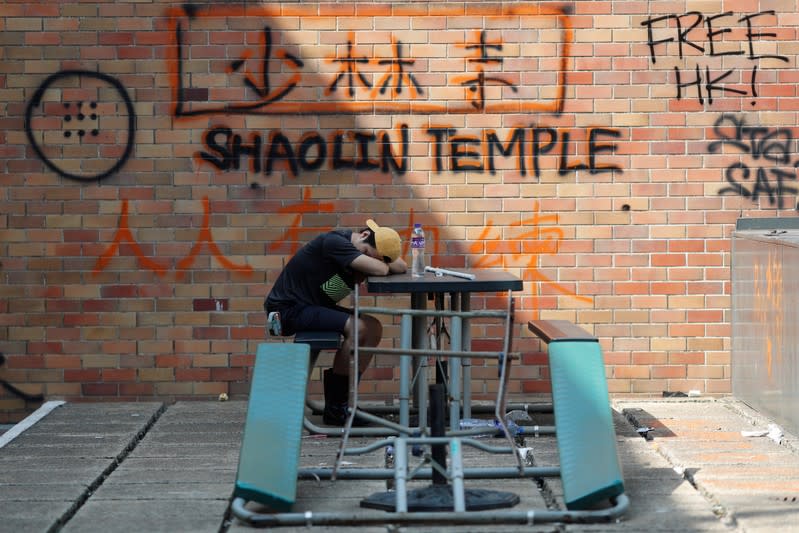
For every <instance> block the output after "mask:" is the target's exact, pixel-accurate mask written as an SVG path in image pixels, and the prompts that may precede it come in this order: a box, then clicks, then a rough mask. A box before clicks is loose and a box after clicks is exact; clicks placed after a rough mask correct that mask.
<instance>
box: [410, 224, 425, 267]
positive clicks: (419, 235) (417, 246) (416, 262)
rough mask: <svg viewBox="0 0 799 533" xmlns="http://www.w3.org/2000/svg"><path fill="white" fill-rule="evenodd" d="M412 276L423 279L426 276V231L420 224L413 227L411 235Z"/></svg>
mask: <svg viewBox="0 0 799 533" xmlns="http://www.w3.org/2000/svg"><path fill="white" fill-rule="evenodd" d="M411 258H412V262H411V276H412V277H414V278H421V277H423V276H424V230H423V229H422V225H421V224H419V223H418V222H417V223H416V224H414V225H413V233H411Z"/></svg>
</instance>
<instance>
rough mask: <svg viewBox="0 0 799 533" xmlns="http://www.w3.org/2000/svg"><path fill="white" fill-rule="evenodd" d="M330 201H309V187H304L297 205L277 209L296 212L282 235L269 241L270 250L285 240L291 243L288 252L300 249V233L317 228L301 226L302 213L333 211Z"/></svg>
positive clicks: (291, 252) (293, 252)
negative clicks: (300, 201) (273, 240)
mask: <svg viewBox="0 0 799 533" xmlns="http://www.w3.org/2000/svg"><path fill="white" fill-rule="evenodd" d="M334 207H335V206H334V205H333V203H332V202H313V201H311V189H309V188H305V190H303V193H302V203H300V204H297V205H287V206H285V207H281V208H280V209H278V210H277V212H278V213H297V216H295V217H294V220H293V221H292V223H291V225H290V226H289V227H288V228H287V229H286V231H285V232H284V233H283V236H282V237H281V238H280V239H279V240H277V241H275V242H273V243H271V244H270V245H269V247H268V250H269V251H270V252H275V251H277V250H278V249H279V248H280V247H281V246H282V245H283V244H285V243H286V242H290V243H291V248H290V249H289V252H290V254H291V255H294V254H295V253H296V252H297V250H299V249H300V233H302V232H306V233H307V232H310V231H318V230H319V228H302V227H300V225H301V222H302V215H303V214H304V213H314V214H316V213H332V212H333V211H334Z"/></svg>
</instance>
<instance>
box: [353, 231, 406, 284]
mask: <svg viewBox="0 0 799 533" xmlns="http://www.w3.org/2000/svg"><path fill="white" fill-rule="evenodd" d="M353 240H355V241H356V242H355V247H356V248H358V250H359V251H360V252H361V253H363V254H364V255H366V256H369V257H371V258H373V259H377V260H378V261H381V262H383V263H385V264H386V265H388V271H387V272H386V273H388V274H401V273H403V272H405V270H407V265H406V264H405V261H404V260H403V259H402V257H401V254H402V239H401V238H400V236H399V233H397V232H396V231H395V230H393V229H391V228H387V227H385V226H381V225H379V224H378V223H377V222H375V221H374V220H372V219H371V218H370V219H369V220H367V221H366V227H365V228H363V229H362V230H361V231H360V232H359V234H358V236H357V237H356V238H355V239H353Z"/></svg>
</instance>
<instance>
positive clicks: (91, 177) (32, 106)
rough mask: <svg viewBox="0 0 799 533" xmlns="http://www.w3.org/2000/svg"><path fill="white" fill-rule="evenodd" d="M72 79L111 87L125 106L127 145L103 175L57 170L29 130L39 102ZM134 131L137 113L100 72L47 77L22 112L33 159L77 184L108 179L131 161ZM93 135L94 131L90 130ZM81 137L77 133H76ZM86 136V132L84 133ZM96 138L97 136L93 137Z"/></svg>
mask: <svg viewBox="0 0 799 533" xmlns="http://www.w3.org/2000/svg"><path fill="white" fill-rule="evenodd" d="M71 76H75V77H78V78H81V77H85V78H94V79H97V80H100V81H102V82H105V83H107V84H108V85H110V86H111V87H113V88H114V89H115V90H116V91H117V92H118V93H119V95H120V97H121V98H122V102H123V103H124V104H125V108H126V110H127V113H128V128H127V133H128V139H127V143H126V144H125V149H124V151H123V153H122V155H121V156H120V157H119V158H118V159H117V161H116V163H114V165H113V166H112V167H111V168H109V169H107V170H104V171H103V172H100V173H97V174H74V173H72V172H69V171H67V170H65V169H63V168H61V167H59V166H58V165H57V164H56V163H55V162H53V161H52V160H51V159H50V158H49V157H48V156H47V155H46V154H45V153H44V151H43V150H42V148H41V147H40V146H39V143H38V142H37V140H36V138H35V137H34V135H33V129H32V124H31V121H32V118H33V112H34V110H36V109H37V108H38V107H39V106H40V105H41V104H42V98H43V96H44V93H45V91H47V89H49V88H50V86H51V85H53V84H54V83H55V82H57V81H59V80H63V79H64V78H69V77H71ZM92 107H93V108H94V107H96V103H93V104H92ZM135 127H136V112H135V111H134V109H133V102H132V100H131V99H130V96H129V95H128V91H127V90H125V87H124V86H123V85H122V84H121V83H120V82H119V80H117V79H116V78H114V77H113V76H109V75H107V74H103V73H101V72H92V71H90V70H62V71H59V72H56V73H55V74H52V75H50V76H49V77H48V78H47V79H46V80H44V82H43V83H42V84H41V85H40V86H39V88H38V89H36V92H35V93H34V95H33V98H31V101H30V102H29V103H28V106H27V108H26V109H25V134H26V135H27V136H28V142H30V145H31V147H32V148H33V150H34V151H35V152H36V155H38V156H39V158H40V159H41V160H42V161H43V162H44V164H45V165H47V167H48V168H49V169H50V170H52V171H53V172H55V173H57V174H59V175H60V176H63V177H65V178H69V179H73V180H78V181H95V180H101V179H104V178H107V177H108V176H110V175H111V174H114V173H115V172H117V171H118V170H119V169H120V168H122V165H124V164H125V162H126V161H127V160H128V158H129V157H130V154H131V153H132V152H133V143H134V135H135ZM93 131H94V130H93ZM79 133H80V132H79ZM83 133H84V134H85V132H83ZM94 134H95V135H96V133H94Z"/></svg>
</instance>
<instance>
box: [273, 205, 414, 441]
mask: <svg viewBox="0 0 799 533" xmlns="http://www.w3.org/2000/svg"><path fill="white" fill-rule="evenodd" d="M401 244H402V243H401V240H400V236H399V234H398V233H397V232H396V231H394V230H393V229H391V228H386V227H381V226H379V225H378V224H377V223H376V222H375V221H374V220H372V219H369V220H367V221H366V227H365V228H364V229H362V230H361V231H360V232H358V233H356V232H354V231H352V230H348V229H340V230H333V231H329V232H327V233H324V234H322V235H319V236H317V237H316V238H314V239H313V240H312V241H311V242H309V243H307V244H306V245H305V246H303V247H302V248H301V249H300V250H299V251H298V252H297V253H296V254H295V255H294V257H292V258H291V259H290V260H289V262H288V263H287V264H286V266H285V268H284V269H283V271H282V272H281V273H280V275H279V276H278V278H277V280H276V281H275V284H274V286H273V287H272V290H271V291H270V292H269V295H268V296H267V298H266V301H265V302H264V308H265V309H266V312H267V315H268V322H269V325H270V332H271V333H272V334H273V335H294V334H295V333H297V332H299V331H337V332H339V333H341V334H343V335H344V341H343V343H342V345H341V348H339V350H338V351H337V352H336V355H335V357H334V358H333V367H332V368H329V369H327V370H325V371H324V373H323V383H324V392H325V410H324V414H323V417H322V419H323V420H324V422H325V424H329V425H335V426H343V425H344V424H345V423H346V421H347V408H348V405H347V402H348V399H349V384H350V378H349V373H350V354H351V353H352V350H353V334H354V332H355V320H354V316H353V311H352V310H351V309H347V308H344V307H341V306H339V305H338V302H340V301H341V300H342V299H343V298H344V297H345V296H347V295H348V294H350V292H351V291H352V290H353V289H354V288H355V284H356V283H361V282H362V281H363V280H364V279H366V276H386V275H388V274H402V273H403V272H405V271H406V270H407V268H408V267H407V265H406V263H405V260H404V259H402V257H400V252H401ZM273 326H274V327H273ZM358 334H359V335H358V336H359V340H358V343H359V345H360V346H377V345H378V344H379V343H380V338H381V337H382V335H383V325H382V324H381V323H380V321H379V320H377V319H376V318H375V317H373V316H370V315H361V316H360V319H359V324H358ZM371 359H372V356H371V354H369V355H367V354H361V355H360V357H359V358H358V368H359V371H360V372H361V373H363V371H364V370H365V369H366V367H367V366H368V365H369V363H370V362H371ZM358 378H360V376H358Z"/></svg>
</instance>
